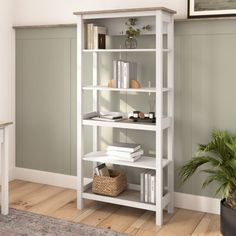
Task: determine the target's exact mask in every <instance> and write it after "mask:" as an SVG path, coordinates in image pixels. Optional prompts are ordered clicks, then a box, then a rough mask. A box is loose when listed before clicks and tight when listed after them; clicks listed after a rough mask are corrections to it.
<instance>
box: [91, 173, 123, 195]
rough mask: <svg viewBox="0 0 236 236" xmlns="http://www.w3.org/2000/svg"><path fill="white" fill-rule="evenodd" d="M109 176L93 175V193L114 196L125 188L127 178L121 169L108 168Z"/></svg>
mask: <svg viewBox="0 0 236 236" xmlns="http://www.w3.org/2000/svg"><path fill="white" fill-rule="evenodd" d="M109 174H110V176H109V177H108V176H97V175H94V177H93V183H92V191H93V193H97V194H101V195H107V196H112V197H116V196H118V195H119V194H120V193H122V192H123V191H124V190H125V189H126V188H127V178H126V175H125V173H124V172H123V171H120V170H111V169H109Z"/></svg>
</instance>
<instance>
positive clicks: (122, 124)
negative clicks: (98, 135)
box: [83, 117, 172, 131]
mask: <svg viewBox="0 0 236 236" xmlns="http://www.w3.org/2000/svg"><path fill="white" fill-rule="evenodd" d="M171 120H172V119H171V117H165V118H163V119H162V129H166V128H169V127H170V125H171ZM83 125H90V126H100V127H113V128H120V129H135V130H147V131H156V124H154V123H147V122H133V121H132V120H129V119H126V120H122V121H118V122H109V121H98V120H92V119H84V120H83Z"/></svg>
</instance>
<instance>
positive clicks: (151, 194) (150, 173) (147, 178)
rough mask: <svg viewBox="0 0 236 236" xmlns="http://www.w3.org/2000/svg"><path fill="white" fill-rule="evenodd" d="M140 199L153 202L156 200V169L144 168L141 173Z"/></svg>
mask: <svg viewBox="0 0 236 236" xmlns="http://www.w3.org/2000/svg"><path fill="white" fill-rule="evenodd" d="M140 201H141V202H147V203H153V204H155V202H156V171H155V170H144V171H143V172H142V173H141V174H140Z"/></svg>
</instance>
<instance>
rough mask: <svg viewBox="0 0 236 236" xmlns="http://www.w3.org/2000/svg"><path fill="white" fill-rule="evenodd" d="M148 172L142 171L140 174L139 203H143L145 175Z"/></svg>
mask: <svg viewBox="0 0 236 236" xmlns="http://www.w3.org/2000/svg"><path fill="white" fill-rule="evenodd" d="M147 171H148V170H144V171H143V172H142V173H141V174H140V201H141V202H144V201H145V173H146V172H147Z"/></svg>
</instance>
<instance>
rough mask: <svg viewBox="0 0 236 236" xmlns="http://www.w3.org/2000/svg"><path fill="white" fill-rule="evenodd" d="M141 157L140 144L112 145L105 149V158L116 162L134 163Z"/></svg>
mask: <svg viewBox="0 0 236 236" xmlns="http://www.w3.org/2000/svg"><path fill="white" fill-rule="evenodd" d="M142 155H143V149H142V148H141V145H140V144H135V143H113V144H112V145H109V146H108V147H107V156H108V157H109V158H110V159H113V160H118V161H128V162H135V161H137V160H138V159H140V158H141V157H142Z"/></svg>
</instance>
